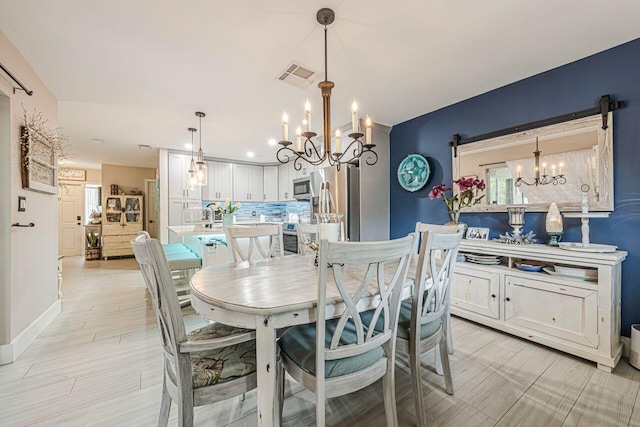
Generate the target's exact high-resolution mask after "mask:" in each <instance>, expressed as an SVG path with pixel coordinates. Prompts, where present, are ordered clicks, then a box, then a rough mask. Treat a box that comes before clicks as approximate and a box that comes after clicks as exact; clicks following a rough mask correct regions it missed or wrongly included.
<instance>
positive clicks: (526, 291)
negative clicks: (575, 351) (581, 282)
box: [504, 276, 598, 348]
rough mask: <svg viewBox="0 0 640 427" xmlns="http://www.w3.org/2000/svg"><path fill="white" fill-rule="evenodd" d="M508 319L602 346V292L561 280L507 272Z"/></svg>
mask: <svg viewBox="0 0 640 427" xmlns="http://www.w3.org/2000/svg"><path fill="white" fill-rule="evenodd" d="M504 314H505V317H504V319H505V321H506V322H507V323H511V324H515V325H519V326H523V327H525V328H528V329H531V330H533V331H538V332H541V333H544V334H547V335H551V336H554V337H558V338H561V339H563V340H567V341H572V342H574V343H577V344H582V345H585V346H589V347H594V348H596V347H598V318H597V314H598V293H597V291H595V290H590V289H583V288H574V287H571V286H565V285H561V284H557V283H550V282H544V281H540V280H529V279H524V278H521V277H514V276H505V295H504Z"/></svg>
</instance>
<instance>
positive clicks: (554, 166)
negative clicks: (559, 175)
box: [551, 165, 556, 176]
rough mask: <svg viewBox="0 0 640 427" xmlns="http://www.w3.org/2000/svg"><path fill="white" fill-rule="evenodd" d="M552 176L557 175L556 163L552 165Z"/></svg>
mask: <svg viewBox="0 0 640 427" xmlns="http://www.w3.org/2000/svg"><path fill="white" fill-rule="evenodd" d="M551 176H556V165H551Z"/></svg>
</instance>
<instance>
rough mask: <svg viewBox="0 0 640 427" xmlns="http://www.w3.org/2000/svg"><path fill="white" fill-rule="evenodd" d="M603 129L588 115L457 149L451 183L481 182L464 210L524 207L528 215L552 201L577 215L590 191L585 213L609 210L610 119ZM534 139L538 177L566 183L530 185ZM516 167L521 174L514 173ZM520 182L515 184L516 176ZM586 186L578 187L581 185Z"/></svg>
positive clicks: (533, 170)
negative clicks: (481, 191) (477, 197)
mask: <svg viewBox="0 0 640 427" xmlns="http://www.w3.org/2000/svg"><path fill="white" fill-rule="evenodd" d="M608 124H609V126H608V127H607V129H606V130H603V129H602V116H600V115H596V116H590V117H585V118H581V119H576V120H572V121H570V122H564V123H559V124H555V125H550V126H545V127H541V128H537V129H533V130H528V131H525V132H519V133H516V134H511V135H506V136H500V137H497V138H492V139H487V140H483V141H477V142H473V143H470V144H465V145H461V146H459V147H458V156H457V157H453V156H452V158H453V179H454V180H455V179H459V178H461V177H464V178H469V177H473V178H478V179H484V180H485V182H486V184H487V188H486V190H485V194H486V196H485V197H484V198H483V200H482V202H481V203H480V204H478V205H476V206H473V207H470V208H465V209H464V210H463V211H464V212H506V211H507V206H508V205H514V204H517V205H526V207H527V212H546V211H547V209H548V207H549V204H551V202H556V203H557V204H558V207H560V209H561V210H563V211H579V210H580V200H581V197H582V193H581V188H585V189H586V188H587V186H588V192H589V210H590V211H612V210H613V117H612V114H611V113H609V118H608ZM536 140H537V143H538V149H539V151H540V162H539V164H540V177H541V178H542V176H543V175H545V174H546V175H547V176H548V178H549V179H550V178H551V176H554V175H555V176H557V175H563V176H564V178H566V182H565V183H563V184H561V183H556V184H553V183H549V184H545V185H527V184H526V183H529V184H532V183H534V179H533V178H534V176H535V157H534V151H536ZM518 169H520V172H519V171H518ZM519 175H520V176H521V177H522V182H521V183H520V185H519V186H516V185H515V184H516V181H517V178H518V176H519ZM584 184H586V186H584V187H583V185H584Z"/></svg>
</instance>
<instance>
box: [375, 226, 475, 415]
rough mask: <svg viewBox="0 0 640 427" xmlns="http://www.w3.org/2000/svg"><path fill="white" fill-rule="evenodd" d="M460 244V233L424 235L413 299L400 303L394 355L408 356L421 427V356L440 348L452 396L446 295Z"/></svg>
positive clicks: (447, 385)
mask: <svg viewBox="0 0 640 427" xmlns="http://www.w3.org/2000/svg"><path fill="white" fill-rule="evenodd" d="M439 231H449V230H439ZM461 240H462V231H460V230H458V231H457V232H456V233H453V234H452V233H447V234H443V233H436V232H434V231H425V232H424V233H423V235H422V243H421V245H420V255H419V257H418V264H417V268H416V275H415V278H414V283H415V284H414V289H413V295H412V298H411V300H410V301H409V300H407V301H403V302H402V303H401V305H400V314H399V318H398V337H397V351H398V352H401V353H405V354H408V355H409V362H410V365H411V373H412V375H411V377H412V382H413V398H414V400H415V408H416V417H417V420H418V426H421V427H422V426H425V425H426V420H425V416H424V405H423V401H422V381H421V375H420V369H421V365H420V356H421V354H424V353H426V352H428V351H430V350H432V349H433V348H435V347H439V354H440V359H441V361H442V369H443V371H444V380H445V388H446V391H447V393H448V394H453V379H452V377H451V367H450V365H449V351H448V342H447V341H448V337H449V336H450V334H449V332H448V327H449V326H448V323H449V322H448V319H449V306H450V295H449V293H450V290H451V282H452V280H453V270H454V267H455V264H456V257H457V254H458V247H459V246H460V242H461ZM436 254H437V255H438V256H436ZM377 329H379V327H378V328H377Z"/></svg>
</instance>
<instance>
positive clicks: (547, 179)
mask: <svg viewBox="0 0 640 427" xmlns="http://www.w3.org/2000/svg"><path fill="white" fill-rule="evenodd" d="M533 155H534V157H535V170H534V173H535V177H534V178H533V182H527V181H525V180H524V179H522V167H521V166H520V165H518V169H517V172H518V178H517V179H516V182H515V183H514V185H515V186H516V187H520V186H521V185H522V184H525V185H535V186H538V185H547V184H553V185H558V184H564V183H566V182H567V178H565V177H564V175H563V174H562V167H563V166H564V164H563V163H560V165H559V168H558V174H557V175H556V165H551V175H547V164H546V163H543V164H542V178H540V150H539V149H538V138H536V151H534V152H533Z"/></svg>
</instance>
